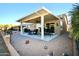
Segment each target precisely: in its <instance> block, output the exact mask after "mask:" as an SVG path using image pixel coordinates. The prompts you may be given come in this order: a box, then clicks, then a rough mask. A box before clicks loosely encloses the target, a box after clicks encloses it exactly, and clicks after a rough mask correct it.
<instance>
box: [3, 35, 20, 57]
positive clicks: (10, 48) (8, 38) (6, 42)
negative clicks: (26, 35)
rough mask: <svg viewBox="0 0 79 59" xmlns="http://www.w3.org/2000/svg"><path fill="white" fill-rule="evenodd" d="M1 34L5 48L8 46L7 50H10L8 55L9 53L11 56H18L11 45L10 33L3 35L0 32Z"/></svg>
mask: <svg viewBox="0 0 79 59" xmlns="http://www.w3.org/2000/svg"><path fill="white" fill-rule="evenodd" d="M2 36H3V39H4V42H5V44H6V46H7V48H8V50H9V52H10V55H11V56H20V55H19V53H18V52H17V51H16V49H15V48H14V47H13V46H12V45H11V43H10V35H6V36H4V35H3V34H2Z"/></svg>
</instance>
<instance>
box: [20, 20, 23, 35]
mask: <svg viewBox="0 0 79 59" xmlns="http://www.w3.org/2000/svg"><path fill="white" fill-rule="evenodd" d="M20 26H21V27H20V33H21V34H23V28H22V22H21V25H20Z"/></svg>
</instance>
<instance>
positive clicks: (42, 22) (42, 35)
mask: <svg viewBox="0 0 79 59" xmlns="http://www.w3.org/2000/svg"><path fill="white" fill-rule="evenodd" d="M41 39H44V16H41Z"/></svg>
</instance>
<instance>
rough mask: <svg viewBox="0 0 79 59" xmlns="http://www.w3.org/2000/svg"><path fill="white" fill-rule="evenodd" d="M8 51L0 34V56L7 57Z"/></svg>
mask: <svg viewBox="0 0 79 59" xmlns="http://www.w3.org/2000/svg"><path fill="white" fill-rule="evenodd" d="M9 55H10V54H9V51H8V49H7V47H6V45H5V42H4V40H3V38H2V36H1V33H0V56H9Z"/></svg>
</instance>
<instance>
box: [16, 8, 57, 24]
mask: <svg viewBox="0 0 79 59" xmlns="http://www.w3.org/2000/svg"><path fill="white" fill-rule="evenodd" d="M41 16H44V21H50V20H58V18H57V17H56V16H54V15H52V14H51V12H50V11H48V10H47V9H46V8H42V9H40V10H38V11H36V12H33V13H32V14H30V15H28V16H25V17H23V18H21V19H19V20H18V21H17V22H25V23H26V22H27V23H40V21H41V20H40V19H41Z"/></svg>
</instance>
